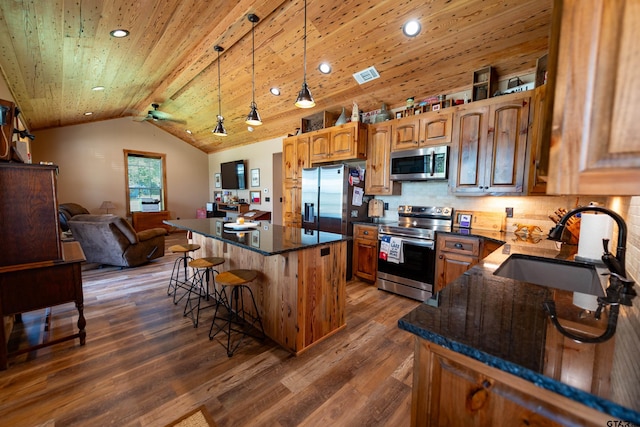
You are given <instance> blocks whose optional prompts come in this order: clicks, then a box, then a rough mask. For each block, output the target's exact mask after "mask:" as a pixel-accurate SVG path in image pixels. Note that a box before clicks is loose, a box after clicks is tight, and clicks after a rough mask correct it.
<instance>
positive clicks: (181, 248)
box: [169, 243, 200, 253]
mask: <svg viewBox="0 0 640 427" xmlns="http://www.w3.org/2000/svg"><path fill="white" fill-rule="evenodd" d="M198 249H200V245H196V244H191V243H187V244H184V245H173V246H169V252H173V253H187V252H191V251H197V250H198Z"/></svg>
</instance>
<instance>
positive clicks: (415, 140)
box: [391, 111, 453, 151]
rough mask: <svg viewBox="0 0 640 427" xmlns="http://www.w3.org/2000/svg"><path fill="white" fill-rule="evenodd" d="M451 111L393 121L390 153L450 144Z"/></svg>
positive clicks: (434, 112) (433, 112)
mask: <svg viewBox="0 0 640 427" xmlns="http://www.w3.org/2000/svg"><path fill="white" fill-rule="evenodd" d="M452 121H453V112H452V111H446V112H445V111H432V112H429V113H423V114H419V115H416V116H410V117H405V118H402V119H398V120H394V121H393V140H392V143H391V151H403V150H411V149H415V148H421V147H426V146H429V145H442V144H449V143H450V142H451V126H452Z"/></svg>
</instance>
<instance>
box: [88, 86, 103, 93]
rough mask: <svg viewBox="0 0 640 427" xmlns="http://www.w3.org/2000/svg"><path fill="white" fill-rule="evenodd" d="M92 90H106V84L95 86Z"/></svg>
mask: <svg viewBox="0 0 640 427" xmlns="http://www.w3.org/2000/svg"><path fill="white" fill-rule="evenodd" d="M91 90H95V91H96V92H98V91H100V90H104V86H94V87H92V88H91Z"/></svg>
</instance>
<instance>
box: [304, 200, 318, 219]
mask: <svg viewBox="0 0 640 427" xmlns="http://www.w3.org/2000/svg"><path fill="white" fill-rule="evenodd" d="M302 222H316V217H315V213H314V204H313V203H305V204H304V218H302Z"/></svg>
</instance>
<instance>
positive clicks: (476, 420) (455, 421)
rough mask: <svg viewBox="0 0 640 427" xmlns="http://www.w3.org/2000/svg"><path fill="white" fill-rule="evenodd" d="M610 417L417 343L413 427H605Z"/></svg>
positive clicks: (426, 343)
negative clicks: (567, 426)
mask: <svg viewBox="0 0 640 427" xmlns="http://www.w3.org/2000/svg"><path fill="white" fill-rule="evenodd" d="M608 420H611V416H608V415H606V414H603V413H600V412H598V411H596V410H595V409H592V408H589V407H587V406H584V405H581V404H580V403H578V402H576V401H573V400H570V399H568V398H566V397H564V396H560V395H558V394H556V393H553V392H550V391H547V390H544V389H542V388H540V387H537V386H536V385H534V384H532V383H531V382H528V381H526V380H523V379H521V378H518V377H516V376H514V375H511V374H509V373H506V372H504V371H501V370H500V369H497V368H493V367H491V366H488V365H486V364H484V363H482V362H479V361H477V360H474V359H471V358H469V357H467V356H464V355H461V354H459V353H457V352H455V351H452V350H449V349H447V348H444V347H442V346H439V345H437V344H434V343H431V342H429V341H426V340H424V339H421V338H418V337H416V338H415V357H414V377H413V397H412V403H411V425H412V426H442V425H448V426H487V425H492V426H512V425H535V426H564V425H581V426H594V427H595V426H604V425H608V424H607V421H608Z"/></svg>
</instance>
